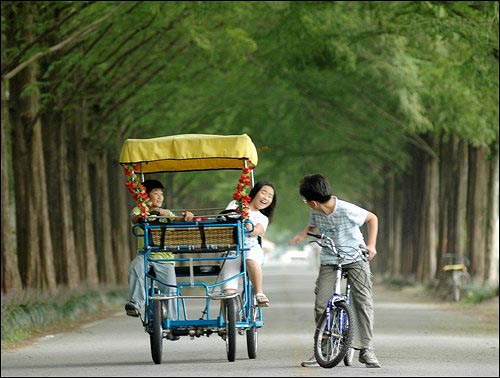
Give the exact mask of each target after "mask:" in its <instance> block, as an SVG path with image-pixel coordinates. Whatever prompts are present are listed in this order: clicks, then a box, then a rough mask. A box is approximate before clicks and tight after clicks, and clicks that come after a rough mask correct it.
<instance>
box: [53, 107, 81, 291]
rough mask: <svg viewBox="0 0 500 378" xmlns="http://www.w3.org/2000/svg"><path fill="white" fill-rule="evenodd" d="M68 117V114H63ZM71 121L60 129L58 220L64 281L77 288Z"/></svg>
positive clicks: (78, 278)
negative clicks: (70, 152)
mask: <svg viewBox="0 0 500 378" xmlns="http://www.w3.org/2000/svg"><path fill="white" fill-rule="evenodd" d="M63 118H64V119H66V116H63ZM68 124H69V123H66V122H62V123H61V124H60V130H59V143H58V156H59V167H58V170H57V172H58V175H57V182H58V183H59V191H60V194H59V195H60V198H59V201H60V222H58V225H59V228H60V233H59V235H60V237H61V241H62V243H61V254H60V255H61V260H62V273H63V278H64V281H63V282H64V283H65V284H66V285H67V286H68V287H69V288H75V287H78V286H79V285H80V274H79V269H78V259H77V258H76V251H75V236H74V227H73V206H72V203H73V200H72V198H71V197H72V193H73V190H72V185H71V183H70V177H71V175H70V169H69V165H71V166H73V165H74V163H75V162H74V161H73V159H70V158H69V155H68V150H67V149H68V145H71V144H70V143H68V142H67V140H71V138H67V133H68V130H67V128H68V127H69V126H68Z"/></svg>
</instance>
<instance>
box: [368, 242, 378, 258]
mask: <svg viewBox="0 0 500 378" xmlns="http://www.w3.org/2000/svg"><path fill="white" fill-rule="evenodd" d="M366 250H367V251H368V261H372V260H373V259H374V258H375V256H376V255H377V249H376V248H375V246H370V245H367V246H366Z"/></svg>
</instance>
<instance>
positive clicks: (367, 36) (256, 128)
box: [1, 1, 498, 235]
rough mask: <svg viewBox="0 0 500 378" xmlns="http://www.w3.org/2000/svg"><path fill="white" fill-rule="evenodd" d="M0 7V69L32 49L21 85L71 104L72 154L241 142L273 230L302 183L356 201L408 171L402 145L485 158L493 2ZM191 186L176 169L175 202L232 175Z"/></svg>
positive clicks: (221, 199)
mask: <svg viewBox="0 0 500 378" xmlns="http://www.w3.org/2000/svg"><path fill="white" fill-rule="evenodd" d="M1 6H2V38H3V40H4V39H6V42H7V43H6V44H5V48H4V47H3V46H4V44H2V48H4V50H3V53H2V54H3V55H2V74H4V68H8V69H7V71H8V70H11V69H13V68H14V67H15V66H16V65H17V64H20V63H21V62H23V61H26V60H27V59H29V58H30V57H32V56H33V55H34V54H36V53H43V54H44V55H43V59H41V63H42V64H41V65H40V75H39V78H40V81H41V83H39V85H35V86H33V87H30V88H25V92H26V93H29V92H31V91H32V90H38V91H40V92H41V94H40V96H41V97H40V98H41V101H42V104H41V109H42V111H49V110H56V111H59V112H61V113H68V114H69V115H72V114H74V113H75V112H76V111H81V109H82V107H83V106H85V109H86V111H85V114H86V117H87V118H88V124H89V130H87V134H88V137H89V140H88V141H87V143H86V146H88V147H87V148H89V149H96V150H99V149H110V150H115V151H116V156H118V154H119V148H120V144H121V142H122V141H123V140H124V139H126V138H151V137H157V136H163V135H172V134H182V133H209V134H241V133H247V134H249V135H250V136H251V138H252V140H253V141H254V143H255V144H256V145H257V147H258V148H259V156H260V162H259V165H258V167H257V169H256V171H255V174H256V176H257V177H258V178H265V179H269V180H271V181H273V182H275V184H276V185H277V189H278V194H279V195H280V203H279V204H278V208H277V216H276V218H275V219H276V220H277V221H276V222H280V224H277V228H281V227H283V228H289V229H291V230H297V229H299V228H302V227H303V222H304V217H305V216H306V213H305V212H304V208H303V206H302V205H301V204H300V198H299V196H298V193H297V186H298V181H299V179H300V177H301V176H302V175H304V174H308V173H312V172H323V173H324V174H325V175H327V176H328V178H329V179H330V180H331V182H332V185H333V187H334V191H335V193H336V194H338V195H340V196H342V197H344V198H346V199H348V200H351V201H355V202H357V201H365V200H366V197H367V196H368V193H367V188H368V189H369V191H370V193H369V195H370V196H371V195H376V194H377V191H379V190H380V188H381V187H382V184H383V183H384V182H385V180H386V179H387V177H391V176H394V175H396V174H399V173H401V172H404V171H405V170H406V169H408V161H409V156H408V144H409V143H411V144H414V145H417V146H418V147H420V148H422V149H425V150H426V151H427V150H428V149H427V146H426V145H425V144H423V143H422V142H421V139H420V138H419V135H420V134H428V133H431V134H435V135H438V136H439V135H441V134H444V135H446V136H458V137H459V138H460V139H465V140H467V141H468V142H469V143H471V144H472V145H474V146H491V147H492V148H493V149H497V144H498V140H497V135H498V2H493V1H492V2H490V1H486V2H476V1H473V2H432V1H430V2H429V1H426V2H401V1H396V2H380V1H371V2H365V1H360V2H349V1H341V2H303V1H294V2H289V1H283V2H273V1H270V2H267V1H266V2H204V1H197V2H185V1H174V2H115V1H109V2H102V1H101V2H86V1H84V2H51V1H48V2H15V1H6V2H2V3H1ZM27 15H30V16H33V20H34V22H33V29H32V32H33V37H34V42H33V43H31V42H30V41H27V40H26V39H25V37H24V36H23V34H22V33H21V32H20V31H21V30H22V28H21V26H23V25H25V22H24V20H25V17H26V16H27ZM4 21H5V22H4ZM91 25H92V27H90V26H91ZM71 37H74V39H70V38H71ZM68 41H70V42H68ZM64 42H66V43H67V44H66V45H65V47H64V48H61V49H59V50H57V51H56V52H48V49H49V48H50V47H54V46H57V45H58V44H61V43H64ZM83 104H84V105H83ZM68 118H71V117H68ZM200 177H201V178H191V177H189V178H187V179H183V178H181V177H180V176H179V177H177V176H176V180H175V188H174V190H175V191H174V196H175V198H176V199H177V198H178V199H179V202H181V203H183V202H184V201H185V200H186V201H188V200H189V198H191V199H192V198H195V197H196V198H197V199H198V198H199V199H205V200H206V202H207V205H206V206H209V205H210V204H220V203H223V204H225V203H226V200H227V199H230V196H231V194H232V191H233V187H232V186H233V185H234V184H233V183H232V182H231V183H223V182H222V181H223V180H225V177H223V176H219V175H209V176H208V177H205V176H200ZM218 180H219V181H218ZM200 188H203V190H202V189H200ZM193 192H194V193H195V195H193ZM200 192H201V193H200ZM198 193H200V194H201V196H198ZM195 205H196V206H198V203H196V204H195ZM200 206H201V204H200ZM270 232H271V235H272V232H274V231H273V227H272V228H271V229H270ZM276 232H277V233H278V230H276ZM280 234H282V233H281V232H280Z"/></svg>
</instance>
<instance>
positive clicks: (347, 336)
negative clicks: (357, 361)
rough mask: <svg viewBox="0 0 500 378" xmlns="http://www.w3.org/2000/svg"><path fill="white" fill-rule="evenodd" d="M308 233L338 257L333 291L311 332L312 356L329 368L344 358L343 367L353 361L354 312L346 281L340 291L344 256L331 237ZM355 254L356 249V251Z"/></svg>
mask: <svg viewBox="0 0 500 378" xmlns="http://www.w3.org/2000/svg"><path fill="white" fill-rule="evenodd" d="M308 235H310V236H313V237H315V238H317V239H319V240H320V242H317V241H316V243H318V244H319V245H320V246H322V247H327V248H329V249H330V250H331V251H332V252H333V253H334V254H335V255H337V256H338V257H339V259H340V261H339V263H338V264H337V265H336V267H335V270H336V278H335V284H334V290H333V294H332V296H331V297H330V299H329V300H328V302H327V305H326V309H325V311H324V313H323V315H322V316H321V318H320V319H319V321H318V324H317V325H316V332H315V335H314V355H315V357H316V360H317V362H318V364H319V365H320V366H321V367H324V368H332V367H334V366H336V365H337V364H338V363H339V362H340V361H342V360H344V364H345V365H346V366H349V365H351V363H352V356H353V353H352V348H351V342H352V339H353V335H354V314H353V311H352V309H351V307H350V285H349V282H348V281H346V289H345V293H342V279H343V278H346V279H347V276H346V272H344V271H343V269H342V259H343V256H342V255H341V254H340V253H339V252H338V251H337V247H336V246H335V243H334V242H333V240H332V239H331V238H329V237H327V236H325V235H324V234H321V235H318V234H314V233H310V232H308ZM360 249H361V253H363V259H366V256H367V255H366V252H367V251H366V250H365V249H364V247H363V246H360ZM356 253H358V251H357V250H356Z"/></svg>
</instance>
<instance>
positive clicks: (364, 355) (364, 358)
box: [359, 348, 380, 368]
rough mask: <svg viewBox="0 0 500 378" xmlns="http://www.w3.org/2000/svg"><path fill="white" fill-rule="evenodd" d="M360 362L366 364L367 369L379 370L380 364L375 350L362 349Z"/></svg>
mask: <svg viewBox="0 0 500 378" xmlns="http://www.w3.org/2000/svg"><path fill="white" fill-rule="evenodd" d="M359 362H360V363H362V364H365V366H366V367H367V368H379V367H380V363H379V362H378V360H377V356H375V352H374V351H373V349H367V348H366V349H362V350H361V351H360V352H359Z"/></svg>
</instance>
